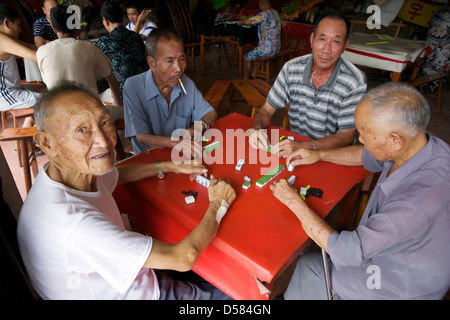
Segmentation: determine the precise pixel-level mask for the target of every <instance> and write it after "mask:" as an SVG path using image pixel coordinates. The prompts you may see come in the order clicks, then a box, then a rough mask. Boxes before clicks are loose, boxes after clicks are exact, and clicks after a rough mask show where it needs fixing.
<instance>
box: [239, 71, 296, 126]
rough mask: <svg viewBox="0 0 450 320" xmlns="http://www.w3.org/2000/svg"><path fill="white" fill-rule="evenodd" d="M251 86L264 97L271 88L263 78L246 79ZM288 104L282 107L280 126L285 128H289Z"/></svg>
mask: <svg viewBox="0 0 450 320" xmlns="http://www.w3.org/2000/svg"><path fill="white" fill-rule="evenodd" d="M248 82H249V83H250V84H251V85H252V86H253V87H255V88H256V90H258V91H259V92H260V93H261V94H262V95H263V96H264V97H267V96H268V95H269V91H270V89H272V86H271V85H270V84H269V83H267V82H265V81H264V80H261V79H253V80H249V81H248ZM289 106H290V105H289V104H288V105H287V106H286V107H284V115H283V123H282V125H281V126H282V127H283V128H284V129H286V130H288V129H289V115H288V112H289Z"/></svg>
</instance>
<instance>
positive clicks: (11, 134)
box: [0, 127, 38, 193]
mask: <svg viewBox="0 0 450 320" xmlns="http://www.w3.org/2000/svg"><path fill="white" fill-rule="evenodd" d="M36 131H37V129H36V127H25V128H7V129H5V130H3V132H2V134H1V135H0V141H17V145H18V150H17V152H18V153H19V154H20V162H21V163H22V168H23V176H24V180H25V189H26V192H27V193H28V191H30V188H31V184H32V179H31V171H30V168H31V170H32V171H33V176H34V177H36V176H37V173H38V166H37V160H36V154H35V153H34V146H33V135H34V133H35V132H36Z"/></svg>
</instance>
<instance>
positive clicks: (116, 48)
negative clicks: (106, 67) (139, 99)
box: [95, 1, 148, 97]
mask: <svg viewBox="0 0 450 320" xmlns="http://www.w3.org/2000/svg"><path fill="white" fill-rule="evenodd" d="M100 16H101V17H102V21H103V25H104V27H105V29H106V30H107V31H108V32H109V34H108V35H106V36H103V37H101V38H100V39H99V40H98V41H97V42H96V43H95V45H96V46H97V47H98V48H99V49H100V50H102V51H103V53H104V54H106V56H107V57H108V58H109V60H111V62H112V64H113V65H112V71H113V73H114V75H115V76H116V78H117V81H118V82H119V89H120V96H121V97H122V92H123V87H124V85H125V80H127V79H128V78H129V77H131V76H134V75H137V74H140V73H142V72H145V71H147V70H148V64H147V53H146V48H145V45H144V43H143V42H142V40H141V38H140V37H139V35H138V34H137V33H135V32H133V31H129V30H127V29H126V28H125V26H123V25H122V22H123V11H122V7H121V6H120V4H118V3H117V2H112V1H106V2H105V3H103V4H102V7H101V9H100Z"/></svg>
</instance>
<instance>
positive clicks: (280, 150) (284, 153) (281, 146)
mask: <svg viewBox="0 0 450 320" xmlns="http://www.w3.org/2000/svg"><path fill="white" fill-rule="evenodd" d="M299 148H300V144H299V143H297V142H295V141H292V140H290V139H285V140H283V141H280V142H279V143H277V144H276V145H274V146H273V147H272V153H274V154H278V156H279V157H283V158H287V157H288V156H289V155H290V154H291V153H293V152H295V151H296V150H298V149H299Z"/></svg>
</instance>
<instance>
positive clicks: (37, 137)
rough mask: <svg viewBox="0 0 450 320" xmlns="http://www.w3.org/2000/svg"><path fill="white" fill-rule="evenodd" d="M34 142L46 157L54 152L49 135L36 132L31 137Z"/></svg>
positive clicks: (44, 132) (43, 132)
mask: <svg viewBox="0 0 450 320" xmlns="http://www.w3.org/2000/svg"><path fill="white" fill-rule="evenodd" d="M33 139H34V141H36V144H37V145H38V147H39V148H41V150H42V151H43V152H44V153H45V154H46V155H48V156H51V154H52V153H53V152H54V148H53V141H52V137H51V136H50V134H49V133H48V132H46V131H36V132H35V133H34V136H33Z"/></svg>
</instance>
